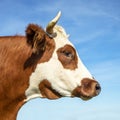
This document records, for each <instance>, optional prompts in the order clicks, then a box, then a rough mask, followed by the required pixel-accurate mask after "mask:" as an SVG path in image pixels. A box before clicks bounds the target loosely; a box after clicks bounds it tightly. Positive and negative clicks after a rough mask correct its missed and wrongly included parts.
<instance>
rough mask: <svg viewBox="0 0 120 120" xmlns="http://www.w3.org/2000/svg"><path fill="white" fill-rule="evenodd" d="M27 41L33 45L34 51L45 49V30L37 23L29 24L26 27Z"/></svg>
mask: <svg viewBox="0 0 120 120" xmlns="http://www.w3.org/2000/svg"><path fill="white" fill-rule="evenodd" d="M26 38H27V43H28V44H29V45H30V46H31V48H32V49H33V52H34V53H39V52H41V51H44V50H45V42H46V40H45V31H44V30H43V29H42V28H41V27H39V26H38V25H35V24H29V25H28V27H27V29H26Z"/></svg>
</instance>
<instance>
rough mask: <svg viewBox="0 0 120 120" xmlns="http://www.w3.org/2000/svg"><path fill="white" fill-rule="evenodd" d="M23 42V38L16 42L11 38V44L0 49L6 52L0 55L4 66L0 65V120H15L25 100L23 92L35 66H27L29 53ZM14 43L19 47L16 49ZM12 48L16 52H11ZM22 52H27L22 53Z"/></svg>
mask: <svg viewBox="0 0 120 120" xmlns="http://www.w3.org/2000/svg"><path fill="white" fill-rule="evenodd" d="M19 39H20V40H19ZM3 40H4V41H3V42H2V43H1V44H4V42H6V39H5V38H4V39H3ZM24 41H25V38H24V37H18V41H14V38H13V42H10V44H6V46H5V47H4V48H3V49H2V48H1V49H0V50H1V51H6V53H4V52H3V55H2V60H3V61H2V62H3V63H4V64H1V65H0V70H1V71H2V72H1V73H0V74H1V75H0V120H16V117H17V113H18V110H19V109H20V108H21V106H22V105H23V104H24V100H25V98H26V97H25V90H26V89H27V88H28V86H29V76H30V75H31V73H32V72H33V70H34V67H35V66H34V65H32V67H31V66H30V65H29V59H28V58H30V57H31V51H30V48H29V47H28V46H27V45H25V42H24ZM15 42H16V43H15ZM14 43H15V45H16V44H18V45H19V46H20V45H21V46H20V47H16V46H15V45H14ZM14 48H16V50H12V49H14ZM23 50H27V51H25V52H24V51H23ZM20 52H21V53H20ZM1 54H2V53H1ZM5 55H6V56H7V57H6V56H5ZM0 57H1V56H0ZM6 59H7V60H6ZM27 61H28V62H27ZM30 62H31V60H30ZM25 63H26V64H25Z"/></svg>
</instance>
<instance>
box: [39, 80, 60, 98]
mask: <svg viewBox="0 0 120 120" xmlns="http://www.w3.org/2000/svg"><path fill="white" fill-rule="evenodd" d="M39 89H40V92H41V94H42V97H43V98H48V99H58V98H61V97H62V96H61V95H60V94H59V93H58V92H57V91H56V90H54V89H53V88H52V87H51V84H50V82H49V81H48V80H43V81H42V82H41V83H40V85H39Z"/></svg>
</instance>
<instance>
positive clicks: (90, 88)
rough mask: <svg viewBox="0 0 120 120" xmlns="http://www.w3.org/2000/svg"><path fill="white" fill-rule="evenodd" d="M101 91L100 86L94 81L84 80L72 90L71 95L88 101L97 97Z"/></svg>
mask: <svg viewBox="0 0 120 120" xmlns="http://www.w3.org/2000/svg"><path fill="white" fill-rule="evenodd" d="M100 91H101V87H100V84H99V83H98V82H97V81H95V80H94V79H89V78H84V79H83V80H82V81H81V85H80V86H78V87H76V88H75V89H74V90H73V93H72V95H73V96H75V97H80V98H82V99H83V100H88V99H90V98H92V97H95V96H97V95H98V94H99V93H100Z"/></svg>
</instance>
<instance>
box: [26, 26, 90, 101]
mask: <svg viewBox="0 0 120 120" xmlns="http://www.w3.org/2000/svg"><path fill="white" fill-rule="evenodd" d="M54 31H55V32H56V33H57V37H55V38H54V40H55V45H56V48H55V51H54V53H53V55H52V57H51V59H50V60H49V61H48V62H44V63H40V64H38V65H37V67H36V70H35V71H34V73H32V74H31V76H30V81H29V87H28V89H27V90H26V92H25V94H26V97H27V100H30V99H32V98H35V97H42V94H41V93H40V90H39V84H40V82H41V81H42V80H45V79H46V80H48V81H49V82H50V83H51V86H52V88H53V89H55V90H56V91H57V92H58V93H60V94H61V95H62V96H71V93H72V91H73V90H74V89H75V88H76V87H77V86H80V81H81V80H82V79H83V78H86V77H87V78H92V76H91V74H90V73H89V71H88V70H87V69H86V67H85V66H84V65H83V63H82V62H81V60H80V59H79V58H78V68H76V69H75V70H69V69H65V68H64V67H63V66H62V64H61V62H60V61H59V60H58V56H57V53H56V51H57V50H58V49H59V48H61V47H64V46H65V45H66V44H69V45H71V46H73V45H72V44H71V43H70V41H69V40H68V37H67V35H66V33H65V31H64V30H63V28H61V27H59V26H55V30H54ZM27 100H26V101H27Z"/></svg>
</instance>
